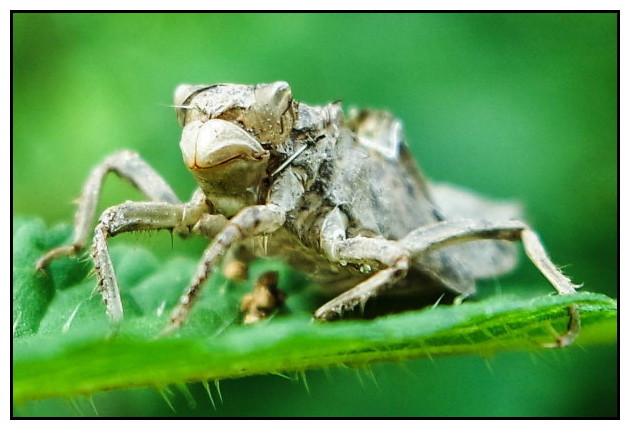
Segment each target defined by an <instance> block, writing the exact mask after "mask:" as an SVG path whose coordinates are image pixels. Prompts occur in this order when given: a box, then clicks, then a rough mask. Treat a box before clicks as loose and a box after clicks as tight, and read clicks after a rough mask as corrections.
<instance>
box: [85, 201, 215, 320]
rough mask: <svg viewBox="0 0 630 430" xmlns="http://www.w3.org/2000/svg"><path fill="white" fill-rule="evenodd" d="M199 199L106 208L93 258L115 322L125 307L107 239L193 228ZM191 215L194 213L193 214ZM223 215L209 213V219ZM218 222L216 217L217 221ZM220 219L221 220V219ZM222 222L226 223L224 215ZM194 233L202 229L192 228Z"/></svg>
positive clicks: (100, 287) (107, 305)
mask: <svg viewBox="0 0 630 430" xmlns="http://www.w3.org/2000/svg"><path fill="white" fill-rule="evenodd" d="M195 205H196V202H195V201H192V202H190V203H179V204H171V203H165V202H126V203H123V204H120V205H117V206H112V207H110V208H109V209H107V210H105V211H104V212H103V214H102V215H101V217H100V218H99V222H98V224H97V226H96V228H95V229H94V241H93V245H92V258H93V260H94V269H95V271H96V275H97V278H98V288H99V291H100V293H101V295H102V296H103V301H104V302H105V305H106V307H107V313H108V315H109V316H110V318H111V319H112V320H114V321H120V320H121V319H122V317H123V308H122V303H121V300H120V293H119V289H118V282H117V281H116V274H115V273H114V267H113V266H112V262H111V259H110V257H109V251H108V248H107V239H108V238H110V237H113V236H116V235H117V234H120V233H124V232H130V231H140V230H159V229H174V230H178V231H184V230H185V231H189V230H191V228H190V225H191V224H200V223H201V221H200V220H199V221H197V220H198V219H199V216H196V218H197V219H195V216H194V214H195V213H198V212H199V211H198V210H196V209H195ZM191 214H192V215H191ZM216 217H220V218H223V217H222V216H221V215H207V214H206V216H204V217H203V218H204V219H205V220H206V222H208V220H209V219H213V218H216ZM215 221H216V220H215ZM219 221H220V220H219ZM223 221H224V222H226V220H225V218H223ZM192 230H193V232H195V231H200V230H199V229H195V228H192Z"/></svg>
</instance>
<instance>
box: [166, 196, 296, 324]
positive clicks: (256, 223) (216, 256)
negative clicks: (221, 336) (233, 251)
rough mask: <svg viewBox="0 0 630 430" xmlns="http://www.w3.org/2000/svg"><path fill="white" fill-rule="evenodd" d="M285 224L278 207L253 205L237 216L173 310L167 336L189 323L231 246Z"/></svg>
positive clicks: (204, 258)
mask: <svg viewBox="0 0 630 430" xmlns="http://www.w3.org/2000/svg"><path fill="white" fill-rule="evenodd" d="M284 221H285V213H284V212H283V211H282V210H280V209H279V208H278V206H276V205H266V206H249V207H246V208H244V209H243V210H241V211H240V212H239V213H237V214H236V215H235V216H234V217H233V218H232V219H231V220H230V221H229V222H228V223H227V225H225V227H224V228H223V229H222V230H221V232H220V233H219V234H217V236H216V237H215V239H214V241H213V242H212V243H211V244H210V246H208V248H206V250H205V251H204V253H203V256H202V258H201V261H200V262H199V264H198V266H197V271H196V272H195V274H194V276H193V278H192V280H191V281H190V283H189V285H188V288H186V290H185V291H184V293H183V294H182V296H181V298H180V300H179V304H178V305H177V307H176V308H175V309H174V310H173V312H172V314H171V318H170V322H169V325H168V326H167V327H166V328H165V329H164V332H163V334H167V333H170V332H172V331H174V330H176V329H177V328H179V327H181V326H182V325H183V324H184V323H185V322H186V319H187V318H188V314H189V313H190V309H191V308H192V307H193V305H194V303H195V301H196V300H197V298H198V297H199V293H200V292H201V288H202V286H203V283H204V282H205V281H206V279H208V276H210V274H211V273H212V271H213V270H214V268H215V267H216V265H217V264H218V262H219V260H220V259H221V258H222V257H223V256H224V255H225V253H226V252H227V251H228V249H229V248H230V246H232V245H233V244H235V243H237V242H240V241H242V240H243V239H246V238H248V237H252V236H256V235H260V234H269V233H272V232H274V231H275V230H277V229H278V228H280V227H281V226H282V225H283V224H284Z"/></svg>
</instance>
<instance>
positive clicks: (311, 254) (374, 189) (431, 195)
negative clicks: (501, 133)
mask: <svg viewBox="0 0 630 430" xmlns="http://www.w3.org/2000/svg"><path fill="white" fill-rule="evenodd" d="M175 105H176V110H177V118H178V121H179V123H180V125H181V126H182V127H183V132H182V138H181V141H180V147H181V149H182V155H183V159H184V162H185V164H186V165H187V166H188V168H189V169H190V171H191V172H192V174H193V176H194V177H195V180H196V181H197V183H198V185H199V189H198V190H197V191H196V192H195V193H194V195H193V197H192V199H191V200H190V201H189V202H187V203H181V202H180V201H179V200H178V199H177V197H176V196H175V194H174V193H173V192H172V190H171V189H170V187H169V186H168V185H167V184H166V182H165V181H164V180H162V179H161V178H160V176H159V175H158V174H157V173H156V172H155V171H154V170H153V169H152V168H151V167H150V166H148V164H146V163H145V162H144V161H142V159H140V158H139V157H138V156H137V155H136V154H133V153H130V152H128V151H123V152H120V153H117V154H114V155H113V156H111V157H108V158H107V159H106V160H105V161H104V162H103V163H102V164H101V165H99V166H97V168H95V169H94V170H93V171H92V173H91V174H90V177H89V178H88V180H87V182H86V184H85V187H84V190H83V195H82V198H81V200H80V204H79V209H78V211H77V215H76V221H75V235H74V238H73V243H72V245H68V246H64V247H60V248H55V249H53V250H51V251H49V252H48V253H47V254H46V255H44V256H43V257H42V258H41V259H40V260H39V261H38V263H37V267H38V268H40V269H42V268H44V267H46V266H47V265H48V263H49V262H50V261H51V260H53V259H55V258H58V257H62V256H64V255H74V254H76V253H77V252H78V251H79V250H80V249H81V248H82V247H83V246H85V244H86V242H87V239H88V237H89V224H90V222H91V220H92V219H93V217H94V214H95V208H96V203H97V199H98V195H99V192H100V186H101V184H102V180H103V177H104V176H105V175H106V173H107V172H109V171H114V172H116V173H117V174H118V175H120V176H122V177H124V178H126V179H127V180H129V181H130V182H131V183H133V184H135V185H136V186H137V187H138V188H139V189H140V190H141V191H142V192H143V193H144V194H145V195H146V196H147V197H148V198H149V200H150V201H147V202H126V203H123V204H121V205H118V206H113V207H111V208H109V209H108V210H106V211H105V212H104V213H103V214H102V215H101V217H100V219H99V223H98V225H97V226H96V229H95V234H94V241H93V246H92V256H93V259H94V264H95V269H96V273H97V277H98V280H99V287H100V291H101V293H102V295H103V298H104V301H105V303H106V305H107V310H108V313H109V315H110V317H111V318H112V319H113V320H116V321H117V320H120V319H122V316H123V306H122V303H121V301H120V295H119V291H118V284H117V281H116V276H115V273H114V268H113V266H112V264H111V261H110V258H109V252H108V248H107V238H109V237H112V236H115V235H117V234H119V233H122V232H126V231H134V230H149V229H171V230H174V231H176V232H177V233H179V234H180V235H182V236H187V235H190V234H200V235H204V236H206V237H208V238H209V239H210V240H211V243H210V245H209V246H208V248H207V249H206V251H205V252H204V254H203V256H202V258H201V261H200V263H199V265H198V268H197V271H196V272H195V274H194V275H193V277H192V279H191V281H190V283H189V286H188V288H187V289H186V291H185V292H184V294H183V295H182V297H181V299H180V302H179V304H178V305H177V306H176V307H175V309H174V311H173V313H172V314H171V318H170V324H169V326H168V327H167V331H171V330H173V329H176V328H177V327H179V326H181V325H182V324H183V323H184V322H185V321H186V319H187V317H188V314H189V312H190V310H191V309H192V307H193V305H194V303H195V300H196V299H197V298H198V296H199V292H200V290H201V288H202V286H203V284H204V282H205V280H206V279H207V278H208V276H209V275H210V273H212V271H213V270H214V269H215V268H216V267H217V265H218V264H219V263H220V261H221V260H222V259H223V258H224V257H225V256H226V255H228V256H229V257H231V258H236V259H237V260H238V261H240V262H243V263H245V264H246V263H247V261H248V260H251V259H252V258H255V257H276V258H281V259H283V260H284V261H286V262H287V263H288V264H290V265H291V266H293V267H295V268H297V269H299V270H302V271H303V272H304V273H306V274H308V275H309V276H311V277H313V278H314V279H316V280H318V281H320V283H321V285H322V286H323V287H324V288H325V290H326V291H328V292H329V293H330V295H335V294H339V295H337V296H336V297H335V298H333V299H332V300H330V301H329V302H328V303H326V304H324V305H323V306H322V307H321V308H319V309H318V310H317V311H316V312H315V317H316V318H318V319H335V318H338V317H341V316H343V315H344V313H345V312H346V311H347V310H350V309H354V308H356V307H358V306H362V305H364V304H365V303H366V302H367V301H368V300H369V299H370V298H372V297H376V296H382V295H387V294H390V293H392V292H393V293H402V294H409V293H412V292H413V293H416V292H418V291H420V292H427V291H435V288H436V287H439V288H442V289H444V288H446V289H447V290H449V291H451V292H453V293H456V294H461V295H463V296H466V295H469V294H471V293H473V292H474V291H475V279H479V278H486V277H490V276H496V275H499V274H502V273H505V272H506V271H508V270H510V269H511V268H512V267H513V266H514V264H515V262H516V254H515V249H514V246H513V244H511V243H508V242H509V241H511V242H513V241H522V242H523V244H524V247H525V251H526V253H527V255H528V257H529V258H530V260H531V261H532V262H533V263H534V265H536V267H537V268H538V269H539V270H540V271H541V273H542V274H543V275H544V276H545V277H547V279H548V280H549V281H550V283H551V284H552V285H553V286H554V287H555V288H556V290H557V291H558V292H559V293H561V294H569V293H572V292H574V291H575V290H574V288H575V286H574V285H573V284H572V283H571V282H570V281H569V279H568V278H566V277H565V276H564V275H563V274H562V273H561V272H560V271H559V270H558V269H557V268H556V267H555V266H554V265H553V264H552V263H551V261H550V260H549V258H548V257H547V254H546V252H545V250H544V248H543V247H542V245H541V243H540V241H539V239H538V237H537V235H536V234H535V233H534V232H533V231H532V230H531V229H529V227H528V226H527V225H526V224H524V223H523V222H521V221H518V220H516V218H518V217H519V216H520V209H519V206H518V205H515V204H513V203H501V202H493V201H490V200H487V199H485V198H483V197H480V196H478V195H476V194H474V193H471V192H468V191H465V190H462V189H459V188H456V187H452V186H448V185H436V184H432V183H431V182H429V181H427V180H426V179H425V178H424V177H423V176H422V174H421V172H420V170H419V168H418V167H417V165H416V163H415V162H414V160H413V158H412V157H411V155H410V153H409V150H408V149H407V147H406V145H405V144H404V142H403V135H402V126H401V123H400V122H399V121H398V120H396V119H395V118H393V117H392V116H391V115H390V114H389V113H387V112H384V111H373V110H360V111H352V112H351V113H350V115H349V116H348V118H346V117H345V116H344V114H343V112H342V110H341V108H340V106H339V104H338V103H332V104H329V105H326V106H323V107H317V106H309V105H306V104H304V103H297V102H295V101H294V100H293V96H292V93H291V89H290V87H289V85H288V84H287V83H286V82H275V83H272V84H260V85H236V84H218V85H210V86H203V85H194V86H193V85H182V86H180V87H178V88H177V90H176V92H175ZM233 267H238V268H239V270H237V272H239V273H240V274H242V272H243V270H242V268H243V267H245V266H244V265H240V264H238V265H233ZM240 274H239V276H241V275H240ZM259 285H260V286H261V288H260V289H259V290H260V291H259V292H258V294H253V295H249V296H248V297H247V300H246V302H247V303H244V304H243V306H244V309H247V315H248V316H249V317H250V320H252V321H253V320H258V319H260V318H261V317H264V315H267V314H268V313H269V312H270V311H271V310H270V309H269V306H270V305H269V303H272V302H273V303H282V302H283V298H282V297H281V296H282V295H281V294H280V293H278V294H275V293H274V294H275V295H274V294H271V291H272V290H273V291H276V290H275V286H274V288H271V287H270V285H271V283H269V282H261V283H259ZM274 285H275V284H274ZM263 287H264V288H263ZM276 296H277V297H276ZM270 297H276V299H274V300H271V301H270V299H269V298H270ZM260 309H262V310H263V311H260Z"/></svg>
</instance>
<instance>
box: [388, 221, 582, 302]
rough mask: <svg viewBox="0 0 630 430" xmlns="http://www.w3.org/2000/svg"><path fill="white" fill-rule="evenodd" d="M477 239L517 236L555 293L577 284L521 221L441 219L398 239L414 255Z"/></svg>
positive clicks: (573, 289)
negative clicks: (566, 274) (441, 220)
mask: <svg viewBox="0 0 630 430" xmlns="http://www.w3.org/2000/svg"><path fill="white" fill-rule="evenodd" d="M481 239H494V240H508V241H518V240H520V241H521V242H522V243H523V247H524V248H525V253H526V254H527V256H528V257H529V259H530V260H531V262H532V263H533V264H534V265H535V266H536V268H537V269H538V270H539V271H540V272H541V273H542V274H543V275H544V276H545V278H547V280H548V281H549V282H550V283H551V285H553V287H554V288H555V289H556V290H557V291H558V293H559V294H572V293H575V289H576V288H578V287H577V286H576V285H574V284H573V283H571V281H570V280H569V278H567V277H566V276H565V275H563V274H562V272H561V271H560V269H558V267H556V266H555V265H554V264H553V263H552V262H551V260H550V259H549V256H548V255H547V252H546V251H545V248H544V247H543V245H542V243H541V241H540V238H539V237H538V235H537V234H536V233H535V232H534V231H533V230H531V229H530V228H529V226H527V225H526V224H525V223H523V222H521V221H477V220H459V221H444V222H440V223H437V224H433V225H429V226H426V227H422V228H419V229H417V230H414V231H412V232H411V233H409V234H408V235H407V236H406V237H405V238H403V239H402V240H400V242H399V243H400V244H401V245H402V246H403V247H404V248H405V249H407V250H408V251H409V252H410V253H411V254H412V255H414V256H418V255H423V254H427V253H430V252H432V251H435V250H437V249H440V248H443V247H445V246H448V245H454V244H457V243H464V242H470V241H476V240H481Z"/></svg>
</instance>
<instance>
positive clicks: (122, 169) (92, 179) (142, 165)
mask: <svg viewBox="0 0 630 430" xmlns="http://www.w3.org/2000/svg"><path fill="white" fill-rule="evenodd" d="M109 172H114V173H116V174H117V175H118V176H120V177H121V178H123V179H125V180H127V181H129V182H130V183H131V184H132V185H134V186H135V187H136V188H138V189H139V190H140V191H141V192H142V193H143V194H144V195H146V196H147V197H148V198H149V199H150V200H152V201H159V202H167V203H172V204H177V203H180V200H179V199H178V198H177V196H176V195H175V193H174V192H173V190H172V189H171V187H170V186H169V185H168V184H167V183H166V181H164V179H162V177H161V176H160V175H159V174H158V173H157V172H156V171H155V170H154V169H153V168H152V167H151V166H149V165H148V164H147V163H146V162H145V161H144V160H142V159H141V158H140V157H139V156H138V155H137V154H136V153H134V152H131V151H121V152H117V153H115V154H113V155H111V156H109V157H107V158H106V159H105V160H103V162H102V163H101V164H99V165H98V166H96V167H95V168H94V169H93V170H92V172H91V173H90V175H89V177H88V179H87V181H86V182H85V185H84V186H83V191H82V193H81V197H80V198H79V200H78V202H79V207H78V209H77V212H76V214H75V219H74V235H73V238H72V244H71V245H66V246H60V247H57V248H54V249H52V250H50V251H48V252H47V253H46V254H44V255H43V256H42V257H41V258H40V259H39V260H37V263H36V264H35V267H36V269H37V270H43V269H44V268H46V267H47V266H48V265H49V264H50V262H51V261H53V260H54V259H57V258H60V257H64V256H74V255H76V254H77V253H78V252H79V251H81V250H82V249H83V248H84V247H85V245H86V244H87V241H88V239H89V235H90V226H91V225H92V222H93V221H92V220H93V219H94V216H95V213H96V207H97V205H98V198H99V195H100V193H101V186H102V184H103V179H104V178H105V176H106V175H107V173H109Z"/></svg>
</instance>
